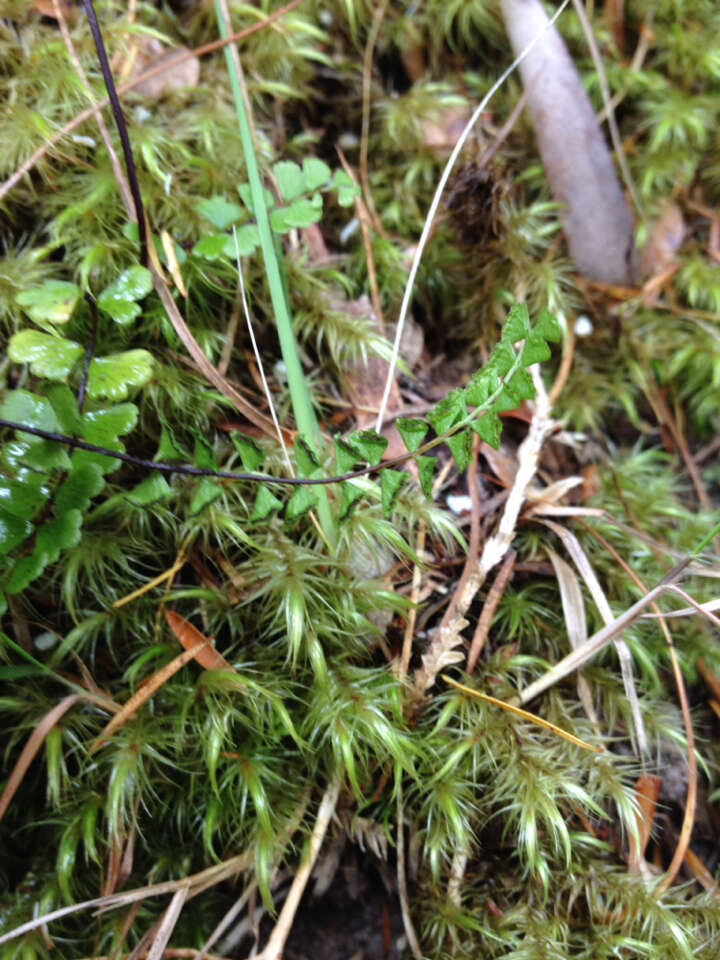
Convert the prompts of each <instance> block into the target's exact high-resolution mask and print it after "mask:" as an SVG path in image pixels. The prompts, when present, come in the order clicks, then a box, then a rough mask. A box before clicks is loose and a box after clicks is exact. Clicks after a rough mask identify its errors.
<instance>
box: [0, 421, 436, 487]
mask: <svg viewBox="0 0 720 960" xmlns="http://www.w3.org/2000/svg"><path fill="white" fill-rule="evenodd" d="M0 427H9V428H10V429H11V430H18V431H19V432H20V433H29V434H31V435H32V436H33V437H40V438H41V439H43V440H54V441H56V442H57V443H66V444H68V446H70V447H76V448H77V449H78V450H88V451H89V452H90V453H100V454H102V455H103V456H105V457H113V458H114V459H115V460H122V462H123V463H131V464H132V465H133V466H135V467H143V468H144V469H145V470H155V471H156V472H157V473H179V474H183V475H184V476H189V477H215V478H216V479H218V480H248V481H251V482H253V483H280V484H283V485H284V486H286V487H319V486H322V485H327V484H330V483H343V482H344V481H345V480H354V479H356V478H357V477H366V476H368V475H369V474H371V473H379V472H380V471H381V470H386V469H387V468H388V467H395V466H397V465H398V464H401V463H407V461H408V460H412V458H413V457H414V456H415V453H406V454H403V456H401V457H394V458H393V459H392V460H383V462H382V463H379V464H378V465H377V466H375V467H361V468H360V469H359V470H352V471H350V473H343V474H341V475H340V476H337V477H314V478H307V477H272V476H270V475H269V474H265V473H233V472H232V471H231V470H211V469H209V468H208V467H193V466H192V465H191V464H187V463H157V462H156V461H154V460H143V459H142V458H141V457H133V456H132V455H131V454H129V453H120V452H119V451H118V450H108V449H107V447H99V446H98V445H97V444H96V443H88V441H87V440H80V439H79V438H78V437H67V436H65V435H64V434H62V433H55V432H54V431H52V430H41V429H40V428H39V427H28V426H26V425H25V424H23V423H15V422H14V421H13V420H3V419H0ZM416 452H417V451H416Z"/></svg>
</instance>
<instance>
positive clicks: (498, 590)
mask: <svg viewBox="0 0 720 960" xmlns="http://www.w3.org/2000/svg"><path fill="white" fill-rule="evenodd" d="M516 559H517V553H516V552H515V550H513V549H512V548H510V550H508V552H507V554H506V555H505V559H504V560H503V562H502V565H501V567H500V569H499V570H498V572H497V576H496V577H495V579H494V580H493V585H492V586H491V587H490V590H489V591H488V595H487V597H486V598H485V603H484V604H483V608H482V611H481V612H480V617H479V618H478V622H477V626H476V627H475V633H474V634H473V638H472V642H471V643H470V651H469V653H468V658H467V666H466V668H465V672H466V673H467V674H471V673H472V672H473V671H474V670H475V667H476V666H477V662H478V660H479V659H480V654H481V653H482V651H483V648H484V646H485V642H486V641H487V638H488V633H489V632H490V626H491V624H492V622H493V619H494V617H495V612H496V610H497V608H498V604H499V603H500V601H501V600H502V598H503V594H504V593H505V589H506V588H507V585H508V583H510V580H511V579H512V575H513V569H514V567H515V560H516Z"/></svg>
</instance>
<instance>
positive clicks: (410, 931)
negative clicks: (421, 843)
mask: <svg viewBox="0 0 720 960" xmlns="http://www.w3.org/2000/svg"><path fill="white" fill-rule="evenodd" d="M396 807H397V881H398V896H399V897H400V913H401V914H402V922H403V927H404V929H405V936H406V937H407V939H408V945H409V947H410V950H411V951H412V955H413V956H414V957H415V960H422V956H423V952H422V950H421V949H420V941H419V940H418V935H417V933H416V932H415V925H414V924H413V922H412V917H411V916H410V901H409V899H408V892H407V879H406V877H405V823H404V817H403V795H402V784H400V785H398V790H397V805H396Z"/></svg>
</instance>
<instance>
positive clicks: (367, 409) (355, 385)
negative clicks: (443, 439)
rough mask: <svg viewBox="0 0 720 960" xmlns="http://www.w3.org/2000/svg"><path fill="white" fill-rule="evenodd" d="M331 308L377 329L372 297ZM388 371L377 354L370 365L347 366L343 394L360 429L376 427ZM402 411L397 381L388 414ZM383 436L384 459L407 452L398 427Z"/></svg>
mask: <svg viewBox="0 0 720 960" xmlns="http://www.w3.org/2000/svg"><path fill="white" fill-rule="evenodd" d="M330 307H331V309H332V310H336V311H339V312H343V313H346V314H349V315H350V316H354V317H358V318H359V319H362V320H365V321H370V323H372V324H373V325H374V326H376V327H377V326H378V321H377V317H376V316H375V313H374V311H373V308H372V304H371V303H370V298H369V297H367V296H365V295H363V296H362V297H360V298H359V299H358V300H340V299H336V300H333V301H332V302H331V304H330ZM388 369H389V365H388V363H387V361H386V360H383V359H382V358H381V357H379V356H378V355H377V354H376V353H369V354H368V356H367V362H365V361H363V360H362V359H358V360H351V361H349V362H348V363H347V364H346V366H345V371H344V373H343V387H344V392H345V394H346V396H347V399H348V400H349V401H350V403H351V404H352V406H353V407H354V413H355V420H356V424H357V429H358V430H367V429H369V428H371V427H374V426H375V421H376V419H377V411H378V410H379V408H380V403H381V402H382V396H383V392H384V390H385V381H386V380H387V375H388ZM402 408H403V401H402V398H401V396H400V390H399V389H398V386H397V381H395V382H394V383H393V388H392V390H391V391H390V398H389V401H388V405H387V413H388V414H392V413H398V412H399V411H400V410H402ZM382 433H383V436H384V437H386V439H387V441H388V446H387V449H386V451H385V455H384V457H383V459H385V460H389V459H391V458H393V457H401V456H402V455H403V454H404V453H406V448H405V444H404V443H403V442H402V439H401V438H400V434H399V433H398V431H397V427H396V426H395V425H394V424H388V425H387V426H386V427H384V428H383V431H382Z"/></svg>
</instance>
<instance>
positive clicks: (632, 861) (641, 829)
mask: <svg viewBox="0 0 720 960" xmlns="http://www.w3.org/2000/svg"><path fill="white" fill-rule="evenodd" d="M661 785H662V779H661V778H660V777H656V776H652V775H650V774H643V776H641V777H638V779H637V782H636V783H635V796H636V798H637V808H638V809H637V832H638V841H639V842H637V843H636V840H635V837H634V836H633V835H632V834H630V854H629V857H628V867H629V869H630V872H631V873H642V872H643V865H644V862H645V850H646V849H647V845H648V840H649V839H650V832H651V830H652V825H653V822H654V820H655V810H656V809H657V801H658V796H659V795H660V786H661Z"/></svg>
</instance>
